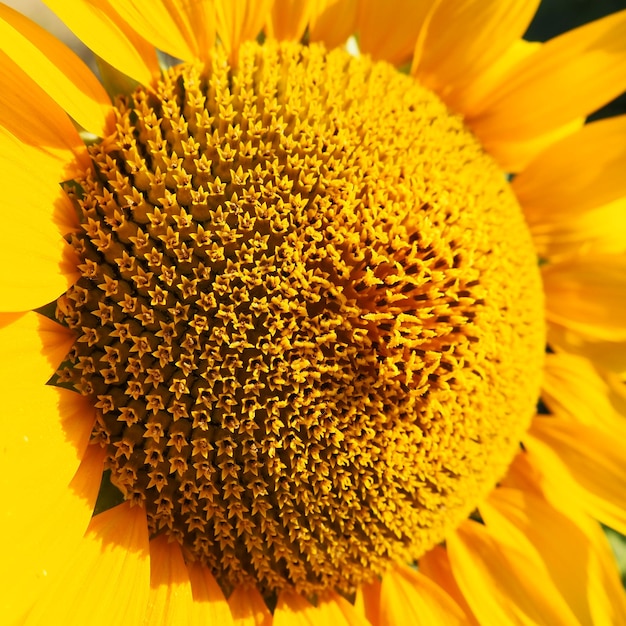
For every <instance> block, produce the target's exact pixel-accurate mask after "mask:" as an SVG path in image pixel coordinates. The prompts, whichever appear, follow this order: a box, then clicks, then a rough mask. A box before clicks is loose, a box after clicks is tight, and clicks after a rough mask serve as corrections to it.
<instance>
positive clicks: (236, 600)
mask: <svg viewBox="0 0 626 626" xmlns="http://www.w3.org/2000/svg"><path fill="white" fill-rule="evenodd" d="M228 606H229V607H230V612H231V613H232V616H233V620H234V622H235V626H272V614H271V613H270V612H269V609H268V608H267V605H266V604H265V601H264V600H263V598H262V597H261V594H260V593H259V592H258V591H257V589H256V588H254V587H246V586H241V587H237V588H236V589H235V591H233V592H232V593H231V594H230V597H229V598H228Z"/></svg>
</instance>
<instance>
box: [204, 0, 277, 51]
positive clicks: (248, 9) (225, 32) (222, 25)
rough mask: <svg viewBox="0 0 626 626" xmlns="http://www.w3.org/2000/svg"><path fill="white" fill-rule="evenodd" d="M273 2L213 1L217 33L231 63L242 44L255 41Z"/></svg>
mask: <svg viewBox="0 0 626 626" xmlns="http://www.w3.org/2000/svg"><path fill="white" fill-rule="evenodd" d="M272 4H273V0H215V19H216V23H217V33H218V35H219V38H220V41H221V42H222V44H223V46H224V47H225V48H226V50H227V51H228V54H229V56H230V58H231V60H232V61H236V60H237V50H238V49H239V46H240V45H241V43H242V42H244V41H247V40H249V39H255V38H256V36H257V35H258V34H259V32H261V29H262V28H263V25H264V24H266V23H267V19H268V17H269V12H270V10H271V8H272Z"/></svg>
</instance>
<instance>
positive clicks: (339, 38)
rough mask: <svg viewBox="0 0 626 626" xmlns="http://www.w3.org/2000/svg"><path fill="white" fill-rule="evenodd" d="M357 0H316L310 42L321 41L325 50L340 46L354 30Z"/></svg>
mask: <svg viewBox="0 0 626 626" xmlns="http://www.w3.org/2000/svg"><path fill="white" fill-rule="evenodd" d="M358 6H359V0H318V1H317V2H316V3H315V10H314V11H313V14H312V15H311V23H310V25H309V28H310V38H311V41H323V42H324V44H325V45H326V47H327V48H329V49H331V48H335V47H337V46H340V45H342V44H343V43H344V42H345V41H346V40H347V39H348V38H349V37H350V35H352V34H353V33H354V30H355V28H356V19H357V10H358Z"/></svg>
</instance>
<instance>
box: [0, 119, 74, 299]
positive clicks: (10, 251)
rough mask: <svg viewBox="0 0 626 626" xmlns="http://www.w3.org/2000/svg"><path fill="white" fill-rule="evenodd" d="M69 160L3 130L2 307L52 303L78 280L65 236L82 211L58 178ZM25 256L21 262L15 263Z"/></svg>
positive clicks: (0, 171) (0, 141)
mask: <svg viewBox="0 0 626 626" xmlns="http://www.w3.org/2000/svg"><path fill="white" fill-rule="evenodd" d="M62 169H63V164H62V163H59V161H58V160H57V159H55V158H54V157H52V156H51V155H50V154H49V153H47V152H45V151H42V150H39V149H38V148H34V147H31V146H28V145H24V144H23V143H22V142H20V141H19V140H18V139H17V138H16V137H14V136H13V135H11V134H10V133H9V132H7V131H6V130H3V129H0V181H1V182H2V186H3V188H5V190H6V192H5V197H4V200H3V206H2V217H3V228H2V229H1V230H0V284H1V285H2V290H1V292H0V293H1V295H0V309H3V310H5V311H24V310H28V309H33V308H35V307H38V306H42V305H44V304H47V303H48V302H50V301H51V300H54V299H55V298H57V297H58V296H59V295H61V294H62V293H63V292H64V291H66V290H67V288H68V287H69V286H70V285H71V284H72V283H73V282H74V281H75V280H77V279H78V273H77V272H76V265H75V260H74V257H73V254H72V250H71V248H70V247H69V245H68V244H67V242H66V241H65V240H64V239H63V235H64V234H66V233H67V232H69V231H70V230H72V229H74V228H75V227H76V212H75V210H74V208H73V206H72V204H71V202H70V201H69V199H68V197H67V195H66V194H65V192H64V191H63V190H62V189H61V188H60V186H59V184H58V181H59V179H58V178H56V176H57V175H59V174H60V173H61V170H62ZM16 259H19V262H17V263H16V262H15V261H16Z"/></svg>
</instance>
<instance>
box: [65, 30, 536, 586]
mask: <svg viewBox="0 0 626 626" xmlns="http://www.w3.org/2000/svg"><path fill="white" fill-rule="evenodd" d="M90 152H91V157H92V160H93V167H91V168H90V169H88V170H86V171H85V172H83V173H82V175H81V176H80V177H78V179H77V180H76V181H74V184H73V189H76V190H77V191H76V192H74V191H72V190H71V189H70V192H71V193H72V196H73V197H74V200H75V203H76V206H77V209H78V212H79V216H80V222H81V227H82V228H81V231H80V232H79V233H76V234H75V235H73V236H72V240H71V241H72V245H73V247H74V249H75V250H76V252H77V254H78V256H79V257H80V259H81V263H80V264H79V269H80V271H81V274H82V278H81V279H80V280H79V281H78V282H77V283H76V284H75V285H73V286H72V287H71V288H70V290H69V291H68V292H67V293H66V294H64V295H63V296H62V297H61V298H59V300H58V301H57V317H58V319H59V320H60V321H61V322H62V323H64V324H66V325H68V326H69V327H70V328H72V329H73V330H75V331H76V332H77V333H78V338H77V340H76V343H75V344H74V347H73V349H72V352H71V353H70V355H69V359H68V361H67V362H66V363H64V364H63V365H62V367H61V368H60V370H59V371H58V382H63V383H69V384H71V386H72V387H73V388H74V389H76V390H78V391H80V392H81V393H83V394H85V395H89V396H91V397H94V398H95V400H96V408H97V410H98V414H97V415H98V416H97V420H96V426H95V428H94V432H93V436H94V438H95V439H96V440H98V441H100V442H101V443H102V445H104V446H105V447H106V449H107V454H108V456H107V459H108V460H107V462H108V465H109V467H110V469H111V470H112V481H113V483H114V484H115V485H117V486H118V488H119V489H121V491H122V492H123V494H124V496H125V497H126V498H127V499H130V500H132V501H133V502H135V503H137V504H140V505H141V506H143V507H145V509H146V511H147V514H148V520H149V528H150V531H151V533H152V534H154V535H157V534H159V533H165V534H167V535H168V536H169V537H170V538H172V539H175V540H176V541H178V542H179V543H180V544H181V546H182V547H183V550H184V552H185V554H186V555H187V557H188V558H190V559H192V560H199V561H201V562H202V563H203V564H205V565H207V566H209V567H210V568H211V570H212V571H213V572H215V573H216V575H217V578H218V580H219V581H220V582H221V583H222V584H223V585H224V586H225V587H227V588H232V587H234V586H236V585H237V584H239V583H242V582H256V584H257V585H258V586H260V588H261V589H262V590H263V591H264V592H266V593H273V592H276V591H280V590H281V589H284V588H291V589H294V590H296V591H297V592H301V593H305V594H307V595H309V596H313V595H314V594H316V593H319V592H321V591H323V590H325V589H329V588H330V589H335V590H339V591H341V592H342V593H345V594H350V593H353V592H354V591H355V589H356V588H357V586H358V585H359V584H360V583H362V582H364V581H367V580H371V578H372V577H373V576H375V575H380V574H382V573H383V572H384V571H385V569H386V568H387V566H388V563H389V561H390V560H402V559H407V558H408V559H417V558H418V557H419V556H420V555H421V554H423V553H424V552H425V551H426V550H428V549H429V548H431V547H432V546H433V545H434V544H436V543H437V542H439V541H441V540H442V539H443V538H444V537H445V535H446V533H447V532H448V531H449V530H450V529H451V528H454V527H455V526H456V525H457V524H458V523H459V521H460V520H461V519H463V518H465V517H467V515H468V514H469V513H470V512H471V511H472V510H473V509H474V508H475V507H476V505H477V503H478V502H479V501H480V499H481V498H482V497H483V496H484V495H485V493H486V492H487V491H488V490H489V489H491V488H492V487H493V485H494V483H495V482H496V481H497V480H498V479H499V478H500V477H501V476H502V474H503V473H504V471H505V469H506V467H507V465H508V463H509V462H510V459H511V457H512V456H513V454H514V453H515V451H516V449H517V442H518V441H519V438H520V436H521V434H522V433H523V431H524V430H525V428H526V427H527V425H528V422H529V420H530V417H531V415H532V412H533V409H534V404H535V401H536V397H537V393H538V384H539V373H540V370H541V363H542V353H543V345H544V336H543V321H542V299H541V297H540V293H541V290H540V286H539V280H538V271H537V264H536V261H535V255H534V251H533V248H532V245H531V243H530V238H529V236H528V232H527V230H526V229H525V227H524V223H523V219H522V216H521V212H520V209H519V206H518V205H517V203H516V201H515V198H514V197H513V195H512V193H511V192H510V190H509V189H508V185H507V182H506V179H505V178H504V177H503V176H502V174H501V172H500V171H499V169H498V167H497V166H496V165H495V163H494V162H493V161H492V160H491V159H490V158H489V157H488V156H487V155H485V154H484V153H483V151H482V150H481V148H480V146H479V144H478V143H477V142H476V140H475V139H474V138H473V137H472V136H471V134H470V133H469V132H468V131H467V130H465V129H464V127H463V123H462V121H461V119H460V118H459V117H458V116H455V115H453V114H451V113H449V112H448V111H447V110H446V108H445V106H444V105H443V104H442V103H441V102H440V101H439V99H438V98H437V97H436V96H435V95H433V94H432V93H431V92H430V91H428V90H426V89H424V88H423V87H421V86H419V85H418V84H416V83H415V82H414V81H412V80H411V79H410V78H408V77H406V76H404V75H401V74H398V73H397V72H396V70H395V69H394V68H393V67H391V66H389V65H387V64H384V63H374V62H372V61H370V60H368V59H366V58H354V57H352V56H350V55H348V54H347V53H346V52H343V51H341V50H335V51H333V52H330V53H328V52H326V51H325V50H324V49H323V48H322V47H321V46H319V45H311V46H308V47H304V46H301V45H296V44H280V45H278V44H272V43H269V42H267V43H266V44H265V45H263V46H260V45H258V44H245V45H243V46H242V47H241V49H240V51H239V57H238V66H237V67H236V68H232V67H230V66H229V64H228V62H227V59H226V58H225V56H224V55H223V54H220V53H218V52H216V53H215V54H214V55H212V56H211V57H210V59H209V62H208V64H207V65H206V67H204V68H202V67H199V66H195V65H182V66H178V67H176V68H174V69H172V70H170V71H169V72H168V73H167V74H166V75H165V76H164V78H163V80H162V81H160V82H159V83H158V84H157V85H156V87H155V88H154V89H145V88H139V89H137V90H136V91H135V92H134V93H133V94H132V95H131V96H130V97H126V98H121V99H119V100H118V102H117V104H116V108H115V131H114V132H113V133H112V134H111V135H109V136H108V137H106V138H105V139H104V140H103V141H102V142H101V143H99V144H97V145H95V146H94V147H93V148H91V151H90ZM522 377H523V379H524V380H525V381H526V384H525V385H523V386H520V385H519V384H518V381H519V379H520V378H522Z"/></svg>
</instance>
